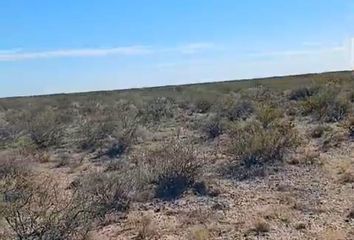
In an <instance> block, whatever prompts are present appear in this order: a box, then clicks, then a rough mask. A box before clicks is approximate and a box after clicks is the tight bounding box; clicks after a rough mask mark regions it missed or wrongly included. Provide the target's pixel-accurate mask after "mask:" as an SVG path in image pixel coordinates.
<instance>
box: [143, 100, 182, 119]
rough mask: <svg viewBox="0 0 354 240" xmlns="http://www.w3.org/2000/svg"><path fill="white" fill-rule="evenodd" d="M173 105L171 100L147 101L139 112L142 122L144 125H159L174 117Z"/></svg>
mask: <svg viewBox="0 0 354 240" xmlns="http://www.w3.org/2000/svg"><path fill="white" fill-rule="evenodd" d="M174 111H175V104H174V102H173V100H172V99H170V98H165V97H158V98H154V99H152V100H149V101H147V102H146V103H145V104H144V106H143V107H142V110H141V113H140V114H141V116H142V120H143V121H144V122H146V123H159V122H160V121H162V120H163V119H169V118H172V117H173V116H174Z"/></svg>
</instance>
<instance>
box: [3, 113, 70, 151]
mask: <svg viewBox="0 0 354 240" xmlns="http://www.w3.org/2000/svg"><path fill="white" fill-rule="evenodd" d="M8 121H9V122H10V124H12V125H13V126H15V127H16V128H17V129H18V132H22V133H23V134H27V135H28V136H29V137H30V139H31V140H32V141H33V142H34V143H35V144H36V145H37V147H38V148H48V147H52V146H59V145H60V144H61V143H62V140H63V137H64V133H65V131H64V130H65V129H64V123H65V122H64V121H63V117H62V116H61V115H60V114H58V113H57V112H55V111H54V109H52V108H46V109H43V110H42V109H29V110H26V111H22V112H17V113H12V114H11V116H8Z"/></svg>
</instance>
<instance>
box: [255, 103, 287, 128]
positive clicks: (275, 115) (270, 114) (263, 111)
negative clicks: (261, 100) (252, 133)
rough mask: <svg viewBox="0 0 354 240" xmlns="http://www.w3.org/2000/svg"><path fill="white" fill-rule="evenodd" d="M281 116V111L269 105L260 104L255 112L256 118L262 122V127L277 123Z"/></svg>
mask: <svg viewBox="0 0 354 240" xmlns="http://www.w3.org/2000/svg"><path fill="white" fill-rule="evenodd" d="M282 116H283V113H282V112H281V110H280V109H278V108H275V107H272V106H269V105H260V106H259V107H258V109H257V113H256V119H257V120H258V121H259V122H261V123H262V126H263V127H264V128H268V127H270V126H271V125H272V124H277V123H278V122H279V121H280V118H281V117H282Z"/></svg>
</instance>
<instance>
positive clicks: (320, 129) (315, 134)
mask: <svg viewBox="0 0 354 240" xmlns="http://www.w3.org/2000/svg"><path fill="white" fill-rule="evenodd" d="M330 130H331V128H330V127H328V126H324V125H317V126H315V127H314V128H313V129H311V132H310V137H311V138H321V137H322V136H323V135H324V134H325V133H326V132H328V131H330Z"/></svg>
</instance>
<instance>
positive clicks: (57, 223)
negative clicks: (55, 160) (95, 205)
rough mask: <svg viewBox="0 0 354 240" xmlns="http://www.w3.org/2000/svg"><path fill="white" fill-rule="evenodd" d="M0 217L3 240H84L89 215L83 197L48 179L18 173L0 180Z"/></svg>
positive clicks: (89, 220)
mask: <svg viewBox="0 0 354 240" xmlns="http://www.w3.org/2000/svg"><path fill="white" fill-rule="evenodd" d="M0 183H1V184H0V190H1V195H0V196H1V200H0V216H1V218H2V220H4V221H5V222H6V224H7V225H8V228H9V229H10V233H9V235H8V236H6V239H56V240H64V239H75V240H78V239H85V238H86V236H87V233H88V231H89V229H90V226H91V220H92V214H91V212H90V211H89V209H88V208H87V207H88V206H87V204H86V202H85V201H83V198H81V197H79V196H78V195H77V194H76V193H73V192H70V193H69V192H67V191H65V190H64V189H62V188H61V187H60V185H59V184H57V183H56V182H55V181H53V180H52V179H51V178H45V179H43V178H38V177H35V176H34V175H33V174H28V173H27V174H23V172H18V173H16V174H13V175H11V176H7V177H5V178H2V179H1V182H0Z"/></svg>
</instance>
